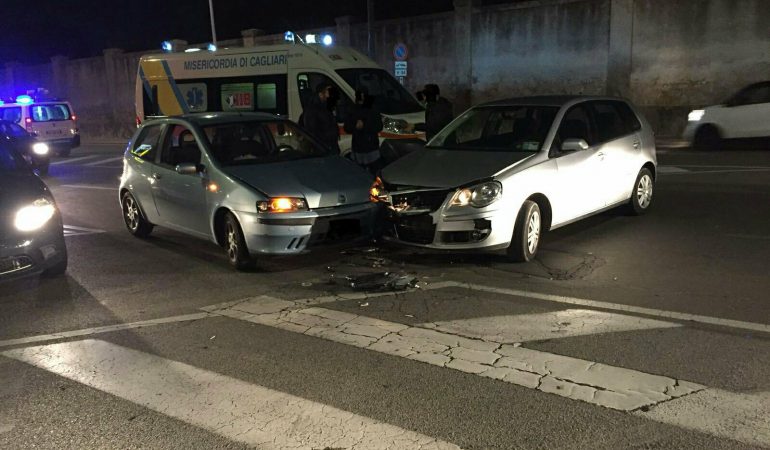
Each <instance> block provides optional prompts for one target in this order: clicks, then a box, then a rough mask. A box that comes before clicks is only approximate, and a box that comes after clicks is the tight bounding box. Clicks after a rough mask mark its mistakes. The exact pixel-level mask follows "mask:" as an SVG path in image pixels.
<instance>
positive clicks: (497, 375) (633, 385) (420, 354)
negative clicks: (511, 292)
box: [216, 297, 704, 411]
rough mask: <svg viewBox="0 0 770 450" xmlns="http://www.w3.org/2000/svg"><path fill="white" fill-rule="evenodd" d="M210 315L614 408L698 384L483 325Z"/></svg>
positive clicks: (256, 313) (257, 313)
mask: <svg viewBox="0 0 770 450" xmlns="http://www.w3.org/2000/svg"><path fill="white" fill-rule="evenodd" d="M216 313H217V314H221V315H223V316H227V317H232V318H235V319H239V320H245V321H249V322H252V323H256V324H260V325H266V326H270V327H274V328H279V329H282V330H287V331H291V332H293V333H300V334H305V335H308V336H314V337H318V338H322V339H326V340H330V341H333V342H338V343H341V344H346V345H351V346H354V347H360V348H365V349H368V350H372V351H376V352H380V353H385V354H389V355H394V356H400V357H404V358H407V359H412V360H415V361H420V362H424V363H427V364H432V365H435V366H439V367H447V368H450V369H455V370H459V371H461V372H466V373H471V374H476V375H480V376H483V377H487V378H493V379H497V380H501V381H504V382H508V383H513V384H517V385H520V386H524V387H527V388H530V389H536V390H539V391H543V392H548V393H551V394H556V395H559V396H562V397H566V398H570V399H573V400H581V401H584V402H587V403H592V404H595V405H600V406H604V407H607V408H612V409H616V410H620V411H632V410H635V409H638V408H642V407H645V406H652V405H655V404H657V403H660V402H664V401H668V400H672V399H674V398H677V397H680V396H683V395H687V394H690V393H693V392H697V391H699V390H701V389H703V388H704V387H703V386H700V385H698V384H695V383H690V382H687V381H680V380H676V379H673V378H668V377H663V376H659V375H651V374H646V373H643V372H639V371H636V370H630V369H624V368H620V367H613V366H608V365H605V364H599V363H595V362H592V361H585V360H581V359H577V358H571V357H567V356H561V355H555V354H552V353H547V352H541V351H537V350H530V349H526V348H522V347H520V346H518V344H515V345H509V344H503V343H501V342H495V341H486V340H479V339H478V338H477V336H478V335H479V334H480V333H482V331H481V330H476V331H475V332H473V333H471V334H472V335H471V336H462V335H456V334H449V333H443V332H440V331H436V330H430V329H425V328H420V327H412V326H408V325H404V324H400V323H394V322H387V321H383V320H379V319H373V318H370V317H364V316H359V315H355V314H350V313H346V312H341V311H334V310H329V309H324V308H319V307H310V308H304V309H291V306H290V305H289V304H287V302H284V301H282V300H279V299H270V298H269V297H262V298H261V299H257V300H254V301H252V302H246V303H241V304H238V305H235V306H233V307H231V308H227V309H222V310H219V311H217V312H216Z"/></svg>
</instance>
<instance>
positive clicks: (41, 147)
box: [32, 142, 49, 155]
mask: <svg viewBox="0 0 770 450" xmlns="http://www.w3.org/2000/svg"><path fill="white" fill-rule="evenodd" d="M48 150H49V149H48V144H46V143H45V142H36V143H34V144H33V145H32V151H33V152H34V153H35V154H36V155H47V154H48Z"/></svg>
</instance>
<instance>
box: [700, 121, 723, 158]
mask: <svg viewBox="0 0 770 450" xmlns="http://www.w3.org/2000/svg"><path fill="white" fill-rule="evenodd" d="M693 147H694V148H695V150H704V151H709V152H711V151H716V150H719V149H720V148H721V147H722V136H721V135H720V134H719V130H717V128H716V127H715V126H713V125H703V126H702V127H700V128H698V131H696V132H695V139H693Z"/></svg>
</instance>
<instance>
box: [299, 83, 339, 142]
mask: <svg viewBox="0 0 770 450" xmlns="http://www.w3.org/2000/svg"><path fill="white" fill-rule="evenodd" d="M332 89H333V87H332V86H331V85H329V84H324V83H321V84H319V85H318V86H316V94H317V95H315V96H313V97H311V98H310V101H309V102H308V104H307V106H306V107H305V111H304V112H303V113H302V120H301V122H302V123H301V124H300V125H302V126H303V127H305V129H306V130H307V131H308V132H310V134H312V135H313V136H315V137H316V138H317V139H318V140H319V141H321V143H323V144H325V145H326V146H327V147H329V148H331V149H332V150H333V151H334V152H336V153H337V154H339V153H340V143H339V140H340V131H339V127H338V126H337V119H336V118H335V117H334V112H333V111H332V109H331V108H330V105H329V98H330V97H331V94H332V92H331V91H332Z"/></svg>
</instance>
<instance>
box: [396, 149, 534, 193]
mask: <svg viewBox="0 0 770 450" xmlns="http://www.w3.org/2000/svg"><path fill="white" fill-rule="evenodd" d="M534 155H535V153H531V152H481V151H463V150H442V149H435V148H425V149H422V150H417V151H414V152H412V153H409V154H408V155H406V156H404V157H403V158H401V159H399V160H397V161H396V162H394V163H393V164H391V165H389V166H388V167H386V168H385V169H384V170H383V171H382V178H383V181H385V182H386V183H388V184H395V185H406V186H420V187H435V188H453V187H458V186H462V185H464V184H467V183H472V182H474V181H476V180H481V179H484V178H489V177H491V176H492V175H494V174H496V173H498V172H500V171H501V170H503V169H505V168H507V167H510V166H512V165H513V164H515V163H517V162H519V161H522V160H524V159H527V158H529V157H531V156H534Z"/></svg>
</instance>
